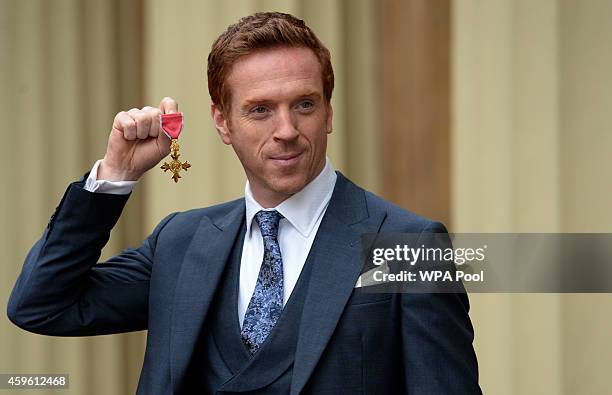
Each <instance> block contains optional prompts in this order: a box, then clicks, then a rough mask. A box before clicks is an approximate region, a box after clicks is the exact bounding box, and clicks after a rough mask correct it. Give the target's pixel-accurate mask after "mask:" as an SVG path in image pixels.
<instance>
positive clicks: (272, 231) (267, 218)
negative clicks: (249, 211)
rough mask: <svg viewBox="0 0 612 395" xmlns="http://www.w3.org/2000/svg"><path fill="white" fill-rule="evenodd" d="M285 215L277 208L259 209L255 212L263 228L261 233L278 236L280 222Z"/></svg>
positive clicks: (258, 222)
mask: <svg viewBox="0 0 612 395" xmlns="http://www.w3.org/2000/svg"><path fill="white" fill-rule="evenodd" d="M281 218H283V215H282V214H281V213H279V212H278V211H276V210H273V211H263V210H262V211H259V212H258V213H257V214H255V220H256V221H257V224H258V225H259V229H260V230H261V235H262V236H264V237H266V236H272V237H276V236H277V235H278V223H279V222H280V220H281Z"/></svg>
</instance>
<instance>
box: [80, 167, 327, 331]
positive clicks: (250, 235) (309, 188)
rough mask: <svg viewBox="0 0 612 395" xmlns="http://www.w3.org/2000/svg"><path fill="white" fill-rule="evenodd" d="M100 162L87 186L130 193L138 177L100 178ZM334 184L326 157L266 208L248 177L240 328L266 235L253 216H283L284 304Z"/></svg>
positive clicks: (312, 239)
mask: <svg viewBox="0 0 612 395" xmlns="http://www.w3.org/2000/svg"><path fill="white" fill-rule="evenodd" d="M99 165H100V161H97V162H96V163H95V164H94V166H93V168H92V170H91V172H90V173H89V177H88V178H87V180H86V182H85V190H87V191H90V192H96V193H112V194H127V193H130V191H131V190H132V189H133V188H134V186H135V185H136V183H137V181H118V182H115V181H105V180H98V179H97V173H98V166H99ZM335 185H336V172H335V171H334V169H333V167H332V164H331V161H330V160H329V158H326V163H325V167H324V168H323V170H322V171H321V173H319V175H318V176H317V177H316V178H315V179H314V180H312V181H311V182H310V183H309V184H308V185H306V186H305V187H304V188H303V189H302V190H301V191H299V192H298V193H296V194H294V195H292V196H291V197H289V198H288V199H286V200H285V201H283V202H282V203H280V204H279V205H278V206H276V207H274V208H268V209H264V208H263V207H261V205H260V204H259V203H257V201H256V200H255V198H254V197H253V194H252V192H251V186H250V185H249V182H248V181H247V183H246V186H245V188H244V198H245V203H246V229H247V230H246V234H245V236H244V244H243V246H242V258H241V261H240V284H239V291H238V319H239V322H240V327H241V328H242V323H243V321H244V315H245V313H246V309H247V307H248V305H249V302H250V300H251V296H252V295H253V291H254V290H255V284H256V283H257V277H258V276H259V269H260V267H261V263H262V261H263V254H264V248H263V238H262V236H261V232H260V230H259V226H257V222H256V221H254V220H253V219H254V217H255V214H257V212H258V211H260V210H277V211H278V212H279V213H281V214H282V215H283V217H284V218H282V219H281V221H280V223H279V230H278V244H279V246H280V250H281V255H282V257H283V284H284V287H283V292H284V295H283V306H284V305H285V303H287V300H289V297H290V296H291V292H293V288H295V284H296V283H297V281H298V278H299V276H300V273H301V272H302V268H303V267H304V263H305V262H306V258H307V257H308V254H309V252H310V247H311V246H312V243H313V241H314V238H315V236H316V234H317V230H318V229H319V225H320V224H321V220H322V219H323V215H324V214H325V211H326V210H327V206H328V205H329V201H330V199H331V196H332V193H333V191H334V186H335Z"/></svg>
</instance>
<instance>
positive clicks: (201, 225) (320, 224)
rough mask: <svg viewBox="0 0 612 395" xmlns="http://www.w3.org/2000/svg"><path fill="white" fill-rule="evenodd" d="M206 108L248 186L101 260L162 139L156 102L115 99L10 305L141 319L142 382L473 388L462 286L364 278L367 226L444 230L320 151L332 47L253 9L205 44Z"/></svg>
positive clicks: (32, 319)
mask: <svg viewBox="0 0 612 395" xmlns="http://www.w3.org/2000/svg"><path fill="white" fill-rule="evenodd" d="M208 82H209V91H210V95H211V98H212V102H213V104H212V106H211V114H212V117H213V119H214V122H215V125H216V128H217V130H218V133H219V135H220V137H221V140H222V141H223V142H224V143H225V144H228V145H231V146H232V148H233V149H234V151H235V152H236V155H237V156H238V159H239V160H240V162H241V163H242V166H243V167H244V170H245V173H246V176H247V179H248V182H247V185H246V187H245V197H244V198H243V199H238V200H235V201H231V202H227V203H224V204H221V205H217V206H213V207H208V208H204V209H197V210H191V211H188V212H184V213H174V214H171V215H169V216H168V217H166V218H165V219H164V220H163V221H162V222H161V223H160V224H159V225H158V226H157V227H156V228H155V230H154V231H153V233H152V234H151V235H150V236H149V237H148V238H147V239H146V240H145V241H144V243H143V244H142V245H141V246H140V247H139V248H137V249H127V250H126V251H124V252H123V253H122V254H120V255H118V256H116V257H114V258H112V259H110V260H109V261H108V262H105V263H103V264H96V262H97V259H98V258H99V256H100V250H101V248H102V247H103V246H104V245H105V243H106V242H107V240H108V237H109V233H110V230H111V229H112V227H113V226H114V224H115V222H116V221H117V219H118V217H119V215H120V213H121V210H122V208H123V206H124V204H125V202H126V200H127V198H128V194H127V193H129V191H130V190H131V188H132V187H133V185H134V183H135V181H136V180H138V179H139V178H140V177H141V176H142V175H143V174H144V173H145V172H146V171H147V170H149V169H151V168H153V167H155V166H156V165H157V164H158V163H159V161H160V160H161V159H162V158H163V157H165V156H166V155H167V154H168V153H169V141H168V138H167V137H166V136H165V135H164V133H162V132H161V131H160V128H159V121H158V119H159V118H158V117H159V116H160V114H162V113H174V112H177V111H178V105H177V103H176V102H175V101H174V100H172V99H170V98H165V99H164V100H162V102H161V104H160V106H159V109H155V108H152V107H144V108H142V109H132V110H130V111H127V112H121V113H119V114H117V116H116V117H115V120H114V122H113V127H112V131H111V134H110V137H109V141H108V147H107V151H106V154H105V156H104V159H103V160H101V161H98V162H96V164H95V165H94V168H93V169H92V171H91V172H90V173H89V175H87V176H86V177H84V179H83V180H81V181H79V182H76V183H73V184H72V185H71V186H70V187H69V188H68V190H67V192H66V194H65V196H64V197H63V199H62V201H61V203H60V205H59V207H58V208H57V210H56V213H55V214H54V215H53V217H52V219H51V221H50V222H49V225H48V227H47V229H46V230H45V233H44V234H43V237H42V238H41V239H40V240H39V241H38V242H37V243H36V244H35V245H34V247H33V248H32V250H31V251H30V253H29V254H28V257H27V258H26V262H25V264H24V267H23V271H22V273H21V275H20V276H19V279H18V280H17V284H16V285H15V289H14V290H13V293H12V295H11V298H10V301H9V306H8V313H9V317H10V318H11V320H12V321H13V322H14V323H15V324H17V325H19V326H20V327H22V328H24V329H26V330H29V331H32V332H35V333H41V334H47V335H59V336H86V335H96V334H108V333H118V332H125V331H133V330H143V329H147V330H148V337H147V348H146V353H145V357H144V365H143V368H142V373H141V377H140V381H139V385H138V393H140V394H170V393H172V394H174V393H199V394H200V393H219V394H221V393H222V394H229V393H238V392H240V393H249V394H256V393H257V394H259V393H262V394H264V393H272V394H274V393H291V394H298V393H333V394H340V393H351V394H352V393H368V394H370V393H403V392H407V393H413V394H474V393H480V389H479V387H478V373H477V364H476V357H475V355H474V351H473V348H472V340H473V330H472V326H471V323H470V320H469V317H468V301H467V297H466V295H465V294H420V295H419V294H400V293H397V294H392V293H384V294H380V293H365V292H363V289H362V288H356V287H355V285H356V283H357V279H358V277H359V274H360V271H361V268H362V260H361V258H360V236H361V235H362V234H364V233H378V232H411V233H428V232H445V229H444V227H443V226H442V225H441V224H439V223H435V222H432V221H429V220H427V219H424V218H421V217H418V216H417V215H415V214H413V213H410V212H407V211H405V210H403V209H401V208H399V207H396V206H393V205H391V204H390V203H388V202H385V201H384V200H382V199H380V198H379V197H376V196H375V195H373V194H371V193H369V192H366V191H364V190H363V189H361V188H359V187H357V186H356V185H354V184H353V183H352V182H350V181H349V180H348V179H346V178H345V177H344V176H343V175H342V174H340V173H337V172H334V171H333V168H332V165H331V163H330V161H329V160H327V159H326V146H327V135H328V134H329V133H331V130H332V117H333V111H332V107H331V104H330V100H331V95H332V91H333V83H334V77H333V71H332V67H331V62H330V57H329V52H328V50H327V49H326V48H325V47H324V46H323V44H321V42H320V41H319V40H318V39H317V38H316V36H315V35H314V34H313V33H312V32H311V31H310V29H309V28H308V27H307V26H306V25H305V24H304V23H303V21H301V20H298V19H296V18H294V17H293V16H291V15H287V14H280V13H258V14H255V15H252V16H249V17H246V18H243V19H242V20H241V21H239V22H238V23H237V24H236V25H233V26H230V27H229V28H228V30H227V31H226V32H224V33H223V34H222V35H221V36H220V37H219V38H218V39H217V40H216V42H215V43H214V44H213V47H212V51H211V53H210V55H209V58H208Z"/></svg>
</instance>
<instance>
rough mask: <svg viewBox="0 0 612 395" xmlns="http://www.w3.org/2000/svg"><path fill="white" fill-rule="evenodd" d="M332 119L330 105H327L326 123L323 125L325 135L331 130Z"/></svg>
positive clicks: (332, 111) (332, 110) (332, 113)
mask: <svg viewBox="0 0 612 395" xmlns="http://www.w3.org/2000/svg"><path fill="white" fill-rule="evenodd" d="M333 119H334V109H333V108H332V106H331V103H329V104H328V105H327V122H326V124H325V127H326V129H325V130H326V131H327V134H330V133H331V132H332V128H333Z"/></svg>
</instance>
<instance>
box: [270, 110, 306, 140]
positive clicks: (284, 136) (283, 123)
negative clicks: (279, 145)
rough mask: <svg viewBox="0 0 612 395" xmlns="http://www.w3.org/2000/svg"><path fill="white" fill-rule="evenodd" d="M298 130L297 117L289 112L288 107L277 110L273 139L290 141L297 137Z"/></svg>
mask: <svg viewBox="0 0 612 395" xmlns="http://www.w3.org/2000/svg"><path fill="white" fill-rule="evenodd" d="M299 135H300V132H299V131H298V129H297V119H296V117H295V116H294V115H293V114H291V111H289V109H283V110H281V111H279V115H278V122H277V124H276V129H275V130H274V135H273V137H274V140H275V141H277V142H280V141H291V140H295V139H296V138H298V136H299Z"/></svg>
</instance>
